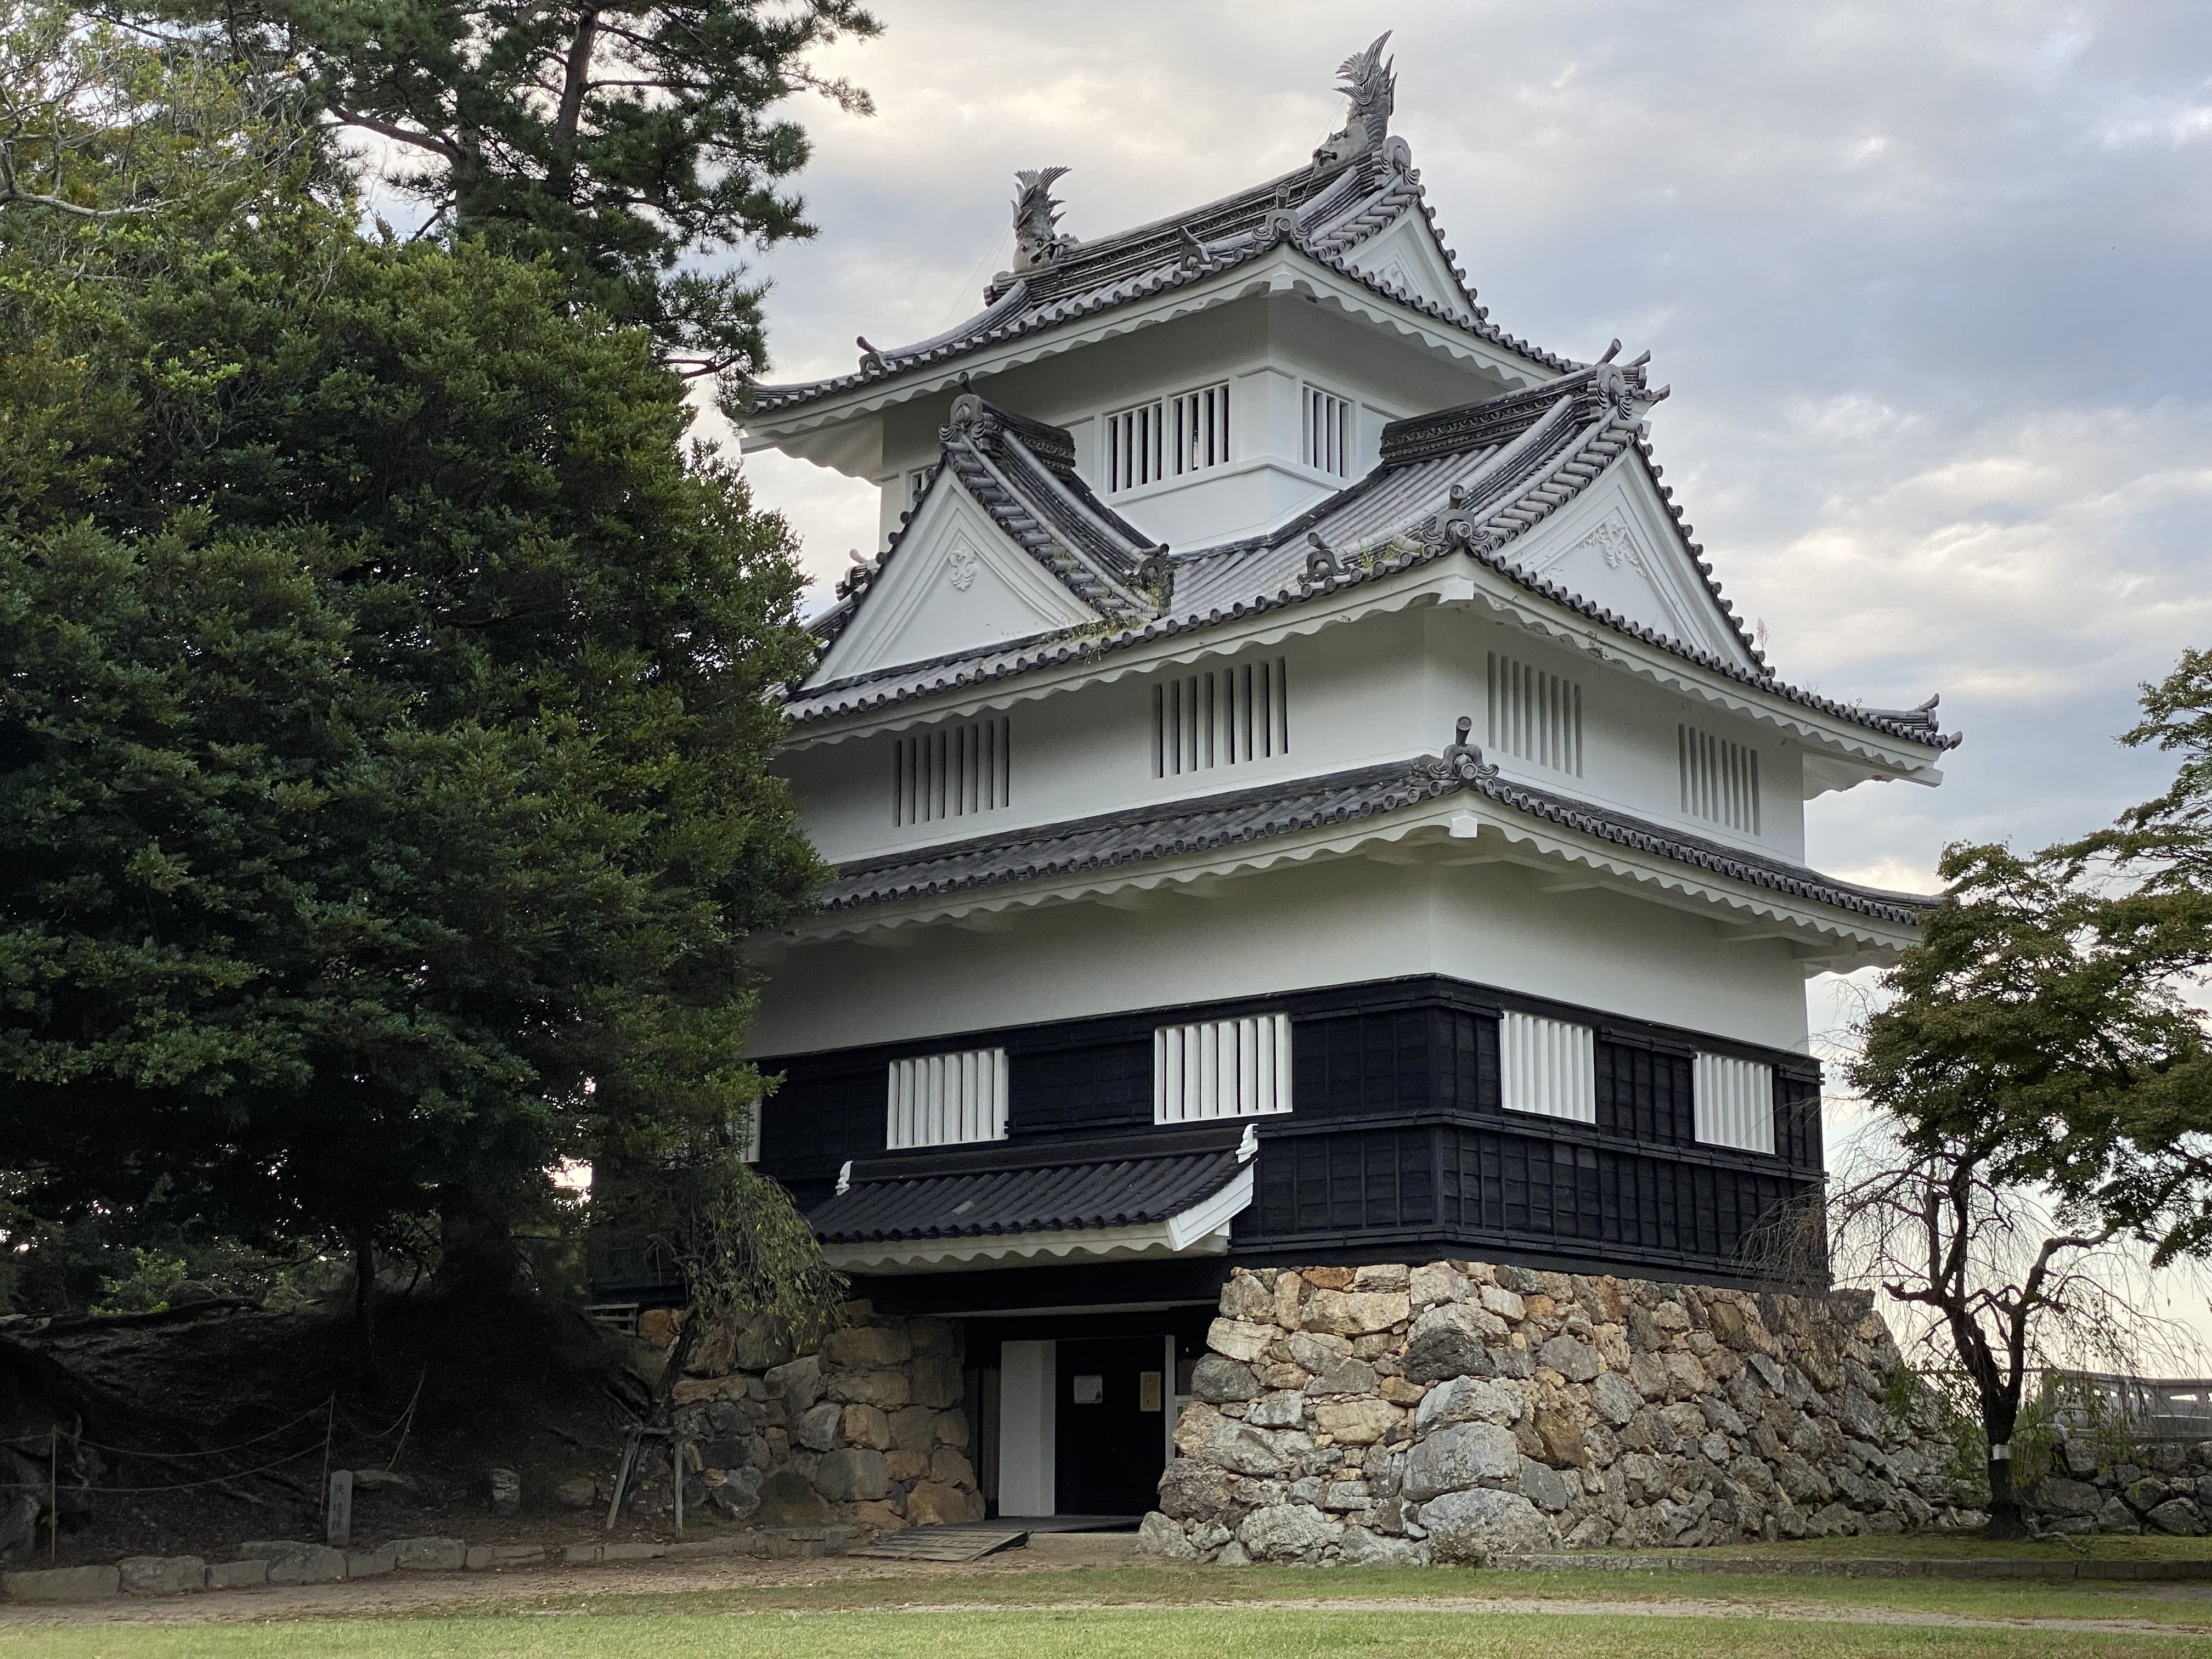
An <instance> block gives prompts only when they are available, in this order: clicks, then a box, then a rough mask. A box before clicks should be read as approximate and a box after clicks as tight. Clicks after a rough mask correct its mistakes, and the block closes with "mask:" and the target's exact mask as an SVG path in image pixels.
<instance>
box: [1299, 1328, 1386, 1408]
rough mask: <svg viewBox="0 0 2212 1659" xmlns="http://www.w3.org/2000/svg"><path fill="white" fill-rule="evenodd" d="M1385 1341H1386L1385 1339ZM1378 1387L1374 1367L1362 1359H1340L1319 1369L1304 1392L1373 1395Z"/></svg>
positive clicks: (1378, 1380) (1378, 1383)
mask: <svg viewBox="0 0 2212 1659" xmlns="http://www.w3.org/2000/svg"><path fill="white" fill-rule="evenodd" d="M1385 1340H1388V1339H1385ZM1379 1386H1380V1379H1378V1378H1377V1377H1376V1375H1375V1367H1374V1366H1372V1365H1370V1364H1368V1363H1367V1362H1366V1361H1365V1360H1364V1359H1340V1360H1337V1361H1336V1362H1335V1363H1334V1364H1329V1365H1324V1366H1322V1367H1321V1368H1319V1370H1316V1373H1315V1375H1314V1377H1313V1380H1312V1381H1311V1382H1310V1383H1307V1384H1306V1392H1307V1393H1308V1394H1314V1395H1328V1394H1373V1393H1374V1392H1375V1390H1376V1388H1377V1387H1379Z"/></svg>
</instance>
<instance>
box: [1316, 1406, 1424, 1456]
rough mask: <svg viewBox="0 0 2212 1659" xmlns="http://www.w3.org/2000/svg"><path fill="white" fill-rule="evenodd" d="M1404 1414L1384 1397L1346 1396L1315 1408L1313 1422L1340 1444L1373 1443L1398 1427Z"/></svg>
mask: <svg viewBox="0 0 2212 1659" xmlns="http://www.w3.org/2000/svg"><path fill="white" fill-rule="evenodd" d="M1404 1417H1405V1413H1402V1412H1401V1411H1400V1410H1399V1409H1398V1408H1397V1407H1395V1406H1393V1405H1392V1404H1390V1403H1389V1401H1385V1400H1377V1399H1375V1398H1374V1397H1372V1396H1371V1395H1367V1396H1362V1395H1347V1396H1346V1397H1345V1398H1343V1399H1340V1400H1324V1401H1322V1402H1321V1403H1320V1404H1319V1405H1317V1406H1316V1407H1314V1422H1315V1424H1316V1426H1317V1427H1319V1428H1320V1430H1321V1431H1322V1433H1324V1434H1326V1435H1328V1436H1329V1437H1331V1438H1333V1439H1334V1440H1335V1441H1336V1442H1337V1443H1338V1444H1340V1445H1345V1446H1370V1445H1372V1444H1374V1443H1375V1442H1376V1441H1377V1440H1380V1439H1381V1438H1382V1437H1383V1436H1384V1435H1386V1434H1388V1433H1389V1432H1390V1431H1391V1430H1393V1429H1395V1428H1396V1427H1397V1426H1398V1425H1399V1424H1400V1423H1401V1421H1403V1420H1404Z"/></svg>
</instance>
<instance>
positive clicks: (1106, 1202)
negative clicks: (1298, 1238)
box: [807, 1131, 1244, 1244]
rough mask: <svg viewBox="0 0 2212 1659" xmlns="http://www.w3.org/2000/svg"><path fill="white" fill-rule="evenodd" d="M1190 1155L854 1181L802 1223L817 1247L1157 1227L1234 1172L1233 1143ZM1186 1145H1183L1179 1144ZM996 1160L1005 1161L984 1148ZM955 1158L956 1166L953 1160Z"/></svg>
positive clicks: (1001, 1152) (1062, 1161) (1067, 1160)
mask: <svg viewBox="0 0 2212 1659" xmlns="http://www.w3.org/2000/svg"><path fill="white" fill-rule="evenodd" d="M1233 1134H1234V1131H1231V1136H1230V1137H1214V1138H1215V1139H1219V1140H1221V1141H1222V1143H1223V1144H1221V1145H1220V1146H1218V1147H1209V1148H1206V1149H1203V1150H1196V1151H1189V1150H1185V1151H1177V1152H1160V1153H1154V1154H1152V1155H1149V1156H1147V1155H1143V1154H1133V1153H1124V1154H1123V1155H1120V1156H1115V1157H1110V1158H1096V1159H1092V1160H1088V1161H1085V1160H1083V1159H1081V1158H1073V1157H1069V1156H1067V1154H1066V1152H1062V1154H1061V1155H1060V1158H1059V1160H1058V1161H1056V1162H1054V1163H1052V1164H1042V1165H1038V1166H1036V1167H1032V1168H1026V1169H1007V1168H1005V1167H1000V1168H995V1169H980V1170H976V1169H970V1170H956V1171H953V1172H949V1173H938V1174H917V1175H915V1176H907V1177H900V1176H881V1177H879V1178H876V1179H868V1180H858V1181H855V1182H854V1183H853V1185H852V1187H851V1188H850V1189H849V1190H848V1191H846V1192H843V1193H840V1194H837V1195H836V1197H834V1198H829V1199H826V1200H823V1202H822V1203H820V1204H818V1205H817V1206H815V1207H814V1209H813V1211H812V1212H810V1213H809V1215H808V1216H807V1220H808V1221H809V1222H810V1223H811V1225H812V1226H813V1228H814V1231H815V1234H816V1236H817V1237H819V1238H820V1239H821V1240H822V1242H823V1243H825V1244H882V1243H899V1242H902V1241H908V1240H922V1239H957V1238H987V1237H994V1236H1004V1235H1006V1234H1011V1233H1045V1232H1091V1231H1099V1230H1102V1229H1104V1228H1108V1227H1133V1226H1143V1225H1148V1224H1151V1223H1155V1222H1162V1221H1167V1220H1170V1219H1171V1218H1174V1217H1176V1216H1178V1215H1181V1214H1182V1213H1184V1212H1186V1211H1188V1210H1190V1209H1193V1208H1194V1207H1195V1206H1198V1205H1200V1204H1203V1203H1205V1202H1206V1200H1208V1199H1210V1198H1212V1197H1213V1196H1214V1195H1215V1194H1218V1193H1219V1192H1221V1191H1222V1189H1223V1188H1226V1187H1227V1186H1228V1185H1229V1184H1230V1182H1232V1181H1234V1180H1235V1179H1236V1178H1237V1173H1238V1171H1239V1170H1241V1169H1243V1167H1244V1166H1243V1164H1240V1163H1239V1162H1238V1160H1237V1152H1236V1147H1235V1144H1234V1140H1233ZM1183 1139H1184V1140H1185V1142H1186V1144H1187V1141H1188V1138H1187V1137H1186V1138H1183ZM994 1150H995V1153H996V1156H997V1157H998V1158H1001V1159H1003V1158H1006V1156H1007V1154H1006V1151H1005V1149H1003V1148H999V1149H994ZM955 1161H957V1160H955ZM971 1161H972V1160H971Z"/></svg>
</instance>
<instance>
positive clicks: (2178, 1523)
mask: <svg viewBox="0 0 2212 1659" xmlns="http://www.w3.org/2000/svg"><path fill="white" fill-rule="evenodd" d="M2143 1519H2144V1520H2146V1521H2148V1522H2150V1523H2151V1525H2153V1526H2154V1527H2156V1528H2158V1529H2159V1530H2160V1532H2165V1533H2172V1534H2173V1535H2174V1536H2176V1537H2178V1538H2201V1537H2203V1534H2204V1517H2203V1516H2202V1515H2200V1514H2199V1513H2198V1512H2197V1505H2196V1504H2192V1503H2191V1502H2190V1501H2189V1499H2187V1498H2167V1499H2166V1502H2164V1503H2163V1504H2156V1505H2154V1507H2153V1508H2152V1509H2151V1510H2150V1512H2149V1513H2148V1515H2146V1516H2143Z"/></svg>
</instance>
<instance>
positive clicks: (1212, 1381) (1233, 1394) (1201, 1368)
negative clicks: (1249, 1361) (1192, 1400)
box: [1190, 1280, 1260, 1406]
mask: <svg viewBox="0 0 2212 1659" xmlns="http://www.w3.org/2000/svg"><path fill="white" fill-rule="evenodd" d="M1247 1282H1248V1283H1249V1282H1250V1281H1249V1280H1248V1281H1247ZM1190 1389H1191V1393H1192V1395H1194V1397H1196V1398H1197V1399H1200V1400H1205V1401H1211V1402H1212V1403H1213V1404H1214V1405H1217V1406H1218V1405H1225V1404H1227V1403H1229V1402H1231V1401H1245V1400H1256V1399H1258V1398H1259V1395H1260V1385H1259V1383H1258V1382H1256V1381H1255V1379H1254V1377H1253V1376H1252V1368H1251V1367H1250V1366H1249V1365H1245V1364H1238V1363H1237V1361H1236V1360H1234V1359H1227V1358H1223V1357H1222V1356H1221V1355H1219V1354H1218V1353H1210V1354H1207V1355H1206V1357H1205V1358H1202V1359H1200V1361H1199V1362H1198V1364H1195V1365H1194V1366H1193V1367H1191V1373H1190Z"/></svg>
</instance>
